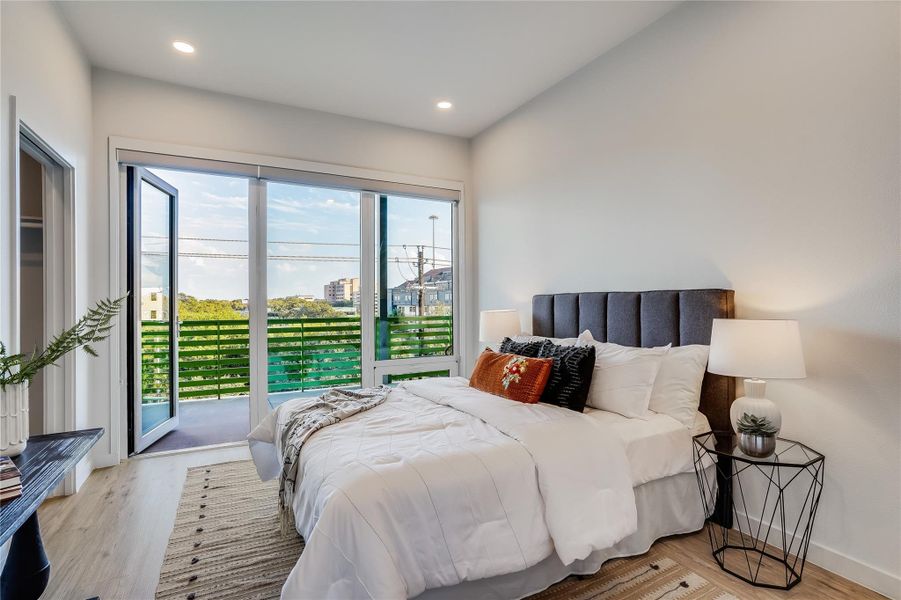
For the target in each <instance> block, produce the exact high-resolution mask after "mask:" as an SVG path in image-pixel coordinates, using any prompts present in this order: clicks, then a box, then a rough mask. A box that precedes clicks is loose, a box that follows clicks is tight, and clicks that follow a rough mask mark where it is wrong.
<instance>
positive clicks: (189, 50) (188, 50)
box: [172, 41, 194, 54]
mask: <svg viewBox="0 0 901 600" xmlns="http://www.w3.org/2000/svg"><path fill="white" fill-rule="evenodd" d="M172 47H173V48H175V49H176V50H178V51H179V52H182V53H184V54H194V46H192V45H191V44H189V43H188V42H182V41H175V42H172Z"/></svg>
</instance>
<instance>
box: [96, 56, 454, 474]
mask: <svg viewBox="0 0 901 600" xmlns="http://www.w3.org/2000/svg"><path fill="white" fill-rule="evenodd" d="M93 100H94V149H93V159H94V177H95V186H94V194H93V196H92V199H91V200H92V212H93V222H92V234H91V244H92V245H91V256H92V257H93V258H94V260H96V261H97V262H98V263H100V266H101V268H99V269H98V271H97V273H96V274H95V275H96V276H95V278H94V279H93V280H92V287H94V288H96V289H103V290H109V276H108V272H109V268H110V252H109V228H110V226H111V225H110V223H109V214H110V207H109V194H108V188H109V185H108V173H107V169H108V166H107V165H108V163H107V144H108V139H109V137H110V136H121V137H130V138H138V139H142V140H150V141H161V142H169V143H175V144H183V145H188V146H195V147H201V148H208V149H214V150H230V151H237V152H247V153H256V154H263V155H269V156H278V157H287V158H294V159H303V160H310V161H317V162H323V163H332V164H339V165H347V166H354V167H363V168H369V169H376V170H381V171H388V172H395V173H405V174H411V175H418V176H423V177H434V178H441V179H450V180H456V181H465V180H466V179H467V178H468V168H469V162H468V157H469V154H468V153H469V145H468V142H467V141H466V140H464V139H462V138H457V137H451V136H446V135H438V134H433V133H425V132H421V131H416V130H412V129H405V128H401V127H396V126H392V125H384V124H380V123H374V122H371V121H364V120H361V119H352V118H348V117H342V116H338V115H333V114H328V113H323V112H318V111H312V110H305V109H299V108H293V107H288V106H283V105H278V104H271V103H267V102H260V101H257V100H250V99H246V98H240V97H236V96H228V95H224V94H219V93H215V92H207V91H201V90H197V89H193V88H187V87H181V86H177V85H172V84H167V83H162V82H158V81H154V80H149V79H143V78H139V77H133V76H130V75H123V74H121V73H116V72H112V71H106V70H99V69H98V70H95V71H94V74H93ZM113 260H116V258H115V257H113ZM108 293H110V294H113V293H114V292H112V291H110V292H108ZM92 366H94V367H95V370H94V378H95V380H96V381H97V382H103V381H107V382H108V381H109V364H108V363H106V362H105V361H104V362H100V363H97V364H96V365H92ZM122 376H123V377H124V373H123V374H122ZM108 390H109V386H108V383H107V387H106V388H103V387H102V386H99V385H98V388H97V390H96V391H97V394H96V396H95V397H94V399H93V400H92V403H91V416H90V418H91V420H92V422H95V423H98V424H102V425H103V426H105V427H108V428H112V427H117V425H118V423H113V422H111V418H110V412H111V411H110V401H111V400H110V393H109V391H108ZM114 401H115V402H119V403H121V407H122V409H123V414H124V399H121V398H117V399H115V400H114ZM123 435H124V433H123ZM94 457H95V461H96V464H97V465H98V466H102V465H109V464H115V462H116V461H117V460H118V458H119V452H118V451H117V448H116V447H115V440H114V439H113V436H107V437H106V439H104V440H101V442H100V443H99V444H98V450H97V451H96V452H95V455H94Z"/></svg>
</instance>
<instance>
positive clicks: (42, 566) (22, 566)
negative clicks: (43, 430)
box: [0, 428, 103, 600]
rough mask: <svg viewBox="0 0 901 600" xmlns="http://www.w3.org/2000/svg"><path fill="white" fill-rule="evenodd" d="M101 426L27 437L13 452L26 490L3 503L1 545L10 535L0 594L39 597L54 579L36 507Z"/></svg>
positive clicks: (0, 508) (96, 436) (27, 598)
mask: <svg viewBox="0 0 901 600" xmlns="http://www.w3.org/2000/svg"><path fill="white" fill-rule="evenodd" d="M102 435H103V429H101V428H98V429H83V430H80V431H67V432H65V433H51V434H48V435H35V436H32V437H30V438H28V446H26V448H25V451H24V452H23V453H22V454H20V455H19V456H16V457H15V458H13V462H14V463H16V466H17V467H18V468H19V471H21V473H22V495H21V496H19V497H18V498H14V499H13V500H10V501H8V502H5V503H4V504H3V505H0V545H3V544H5V543H6V541H7V540H9V539H10V538H12V544H11V545H10V548H9V556H7V558H6V564H5V565H4V567H3V573H2V574H0V598H17V599H19V598H20V599H22V600H37V599H38V598H39V597H40V595H41V594H42V593H43V591H44V588H46V587H47V582H48V581H49V580H50V561H49V560H48V559H47V554H46V553H45V552H44V544H43V542H42V541H41V529H40V527H39V526H38V513H37V510H38V507H39V506H40V505H41V502H43V501H44V500H45V499H46V498H47V496H48V495H50V493H51V492H52V491H53V490H54V489H56V486H58V485H59V484H60V482H62V480H63V478H64V477H65V476H66V473H68V472H69V471H70V470H71V469H73V468H75V465H76V464H78V461H80V460H81V459H82V458H84V457H85V455H87V453H88V450H90V449H91V447H92V446H93V445H94V444H96V443H97V440H99V439H100V436H102Z"/></svg>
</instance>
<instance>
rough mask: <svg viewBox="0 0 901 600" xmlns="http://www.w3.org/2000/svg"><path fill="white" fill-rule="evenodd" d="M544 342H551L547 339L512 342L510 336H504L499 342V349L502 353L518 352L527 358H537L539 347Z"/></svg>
mask: <svg viewBox="0 0 901 600" xmlns="http://www.w3.org/2000/svg"><path fill="white" fill-rule="evenodd" d="M545 344H551V342H549V341H547V340H536V341H533V342H514V341H513V340H511V339H510V338H508V337H506V338H504V341H503V342H501V347H500V351H501V352H503V353H504V354H518V355H520V356H526V357H528V358H538V355H539V354H540V353H541V349H542V347H543V346H544V345H545ZM551 345H553V344H551Z"/></svg>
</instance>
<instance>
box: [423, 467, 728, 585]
mask: <svg viewBox="0 0 901 600" xmlns="http://www.w3.org/2000/svg"><path fill="white" fill-rule="evenodd" d="M714 469H715V466H713V465H711V466H709V467H707V469H706V470H707V471H708V473H707V477H708V480H711V481H716V473H715V471H714ZM714 493H715V491H714ZM635 503H636V505H637V507H638V531H636V532H635V533H634V534H632V535H630V536H629V537H627V538H625V539H624V540H622V541H621V542H619V543H618V544H616V545H615V546H613V547H612V548H607V549H605V550H598V551H597V552H594V553H592V554H590V555H589V556H588V557H587V558H585V559H584V560H577V561H575V562H574V563H572V564H570V565H568V566H567V565H564V564H563V563H561V562H560V559H559V558H558V557H557V555H556V553H553V554H551V555H550V556H548V557H547V558H546V559H544V560H543V561H541V562H539V563H538V564H536V565H533V566H532V567H530V568H528V569H526V570H525V571H519V572H516V573H508V574H506V575H498V576H496V577H488V578H486V579H479V580H476V581H466V582H463V583H461V584H458V585H454V586H449V587H443V588H432V589H429V590H426V591H425V592H423V593H422V594H420V595H419V596H417V597H416V600H454V599H459V598H467V599H479V600H511V599H513V598H524V597H526V596H530V595H532V594H535V593H537V592H540V591H542V590H544V589H546V588H548V587H549V586H551V585H553V584H554V583H556V582H558V581H560V580H562V579H565V578H566V577H567V576H569V575H589V574H593V573H597V572H598V570H599V569H600V568H601V565H603V564H604V563H605V562H607V561H608V560H611V559H613V558H622V557H626V556H636V555H639V554H644V553H645V552H647V551H648V550H649V549H650V547H651V545H652V544H653V543H654V542H655V541H656V540H658V539H660V538H662V537H666V536H669V535H677V534H680V533H692V532H695V531H699V530H700V529H701V528H702V527H703V526H704V521H705V518H706V516H707V515H705V514H704V509H703V506H702V502H701V498H700V492H699V490H698V481H697V478H696V476H695V474H694V472H690V473H680V474H678V475H672V476H670V477H664V478H662V479H657V480H654V481H649V482H648V483H645V484H643V485H640V486H638V487H637V488H635ZM709 504H710V505H711V506H713V503H709Z"/></svg>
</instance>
